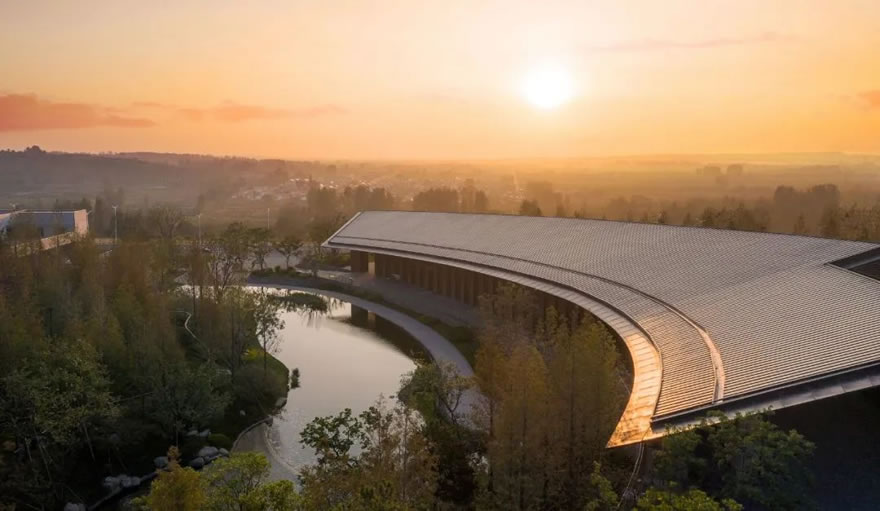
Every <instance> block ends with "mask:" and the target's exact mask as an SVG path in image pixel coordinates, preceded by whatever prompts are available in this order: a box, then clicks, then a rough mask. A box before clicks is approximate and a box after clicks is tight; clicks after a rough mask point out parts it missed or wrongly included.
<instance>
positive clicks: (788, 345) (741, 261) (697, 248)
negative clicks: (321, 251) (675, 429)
mask: <svg viewBox="0 0 880 511" xmlns="http://www.w3.org/2000/svg"><path fill="white" fill-rule="evenodd" d="M327 244H328V245H329V246H338V247H346V248H354V247H356V248H360V249H362V250H368V251H369V250H370V249H376V250H380V251H384V252H388V253H397V254H400V255H404V256H406V255H407V254H409V255H411V256H415V255H420V256H426V257H431V258H437V259H441V260H445V261H450V262H451V261H457V262H460V263H467V264H470V265H475V266H476V267H480V268H492V269H496V270H500V271H504V272H508V273H510V274H515V275H520V276H525V277H531V278H535V279H538V280H540V281H543V282H549V283H555V284H558V285H560V286H562V287H563V288H566V289H571V290H574V291H577V292H579V293H582V294H583V295H585V296H587V297H589V298H591V299H593V300H596V301H598V302H601V303H603V304H606V305H608V306H610V307H612V308H613V309H614V310H616V311H619V312H620V313H621V314H622V315H623V316H625V317H626V318H627V319H628V320H631V321H632V322H633V323H634V324H636V325H638V327H639V328H640V329H642V330H643V331H644V332H645V333H646V334H647V335H648V336H649V337H650V339H651V341H652V342H653V344H654V346H655V347H656V349H657V351H658V352H659V354H660V357H661V359H662V381H661V388H660V393H659V398H658V400H657V403H656V409H655V411H654V418H655V419H657V418H662V417H664V416H674V415H676V414H680V413H682V412H686V411H688V410H693V409H698V408H703V407H706V406H711V405H713V404H718V403H723V402H724V401H731V400H734V399H737V398H745V397H747V396H751V395H755V394H759V393H762V392H766V391H768V390H772V389H775V388H784V387H786V386H789V385H791V384H794V383H798V382H806V381H812V380H815V379H817V378H821V377H824V376H828V375H832V374H834V373H836V372H840V371H846V370H848V369H851V368H854V367H859V366H864V365H865V364H871V363H874V362H880V322H878V321H877V311H878V310H880V282H878V281H877V280H874V279H871V278H869V277H866V276H864V275H859V274H857V273H855V272H852V271H850V270H848V269H846V268H842V267H839V266H835V265H831V264H828V263H831V262H833V261H836V260H839V259H843V258H847V257H851V256H853V255H856V254H860V253H862V252H865V251H868V250H871V249H876V248H878V245H876V244H871V243H861V242H850V241H839V240H828V239H821V238H813V237H805V236H791V235H783V234H770V233H757V232H744V231H732V230H721V229H706V228H697V227H681V226H667V225H654V224H639V223H630V222H614V221H604V220H582V219H572V218H542V217H521V216H508V215H477V214H458V213H424V212H394V211H371V212H364V213H361V214H358V215H357V216H356V217H355V218H353V219H352V220H350V221H349V222H348V223H347V224H346V225H345V226H343V227H342V228H341V229H340V230H339V231H338V232H337V233H336V234H334V235H333V236H332V237H331V238H330V239H329V240H328V241H327Z"/></svg>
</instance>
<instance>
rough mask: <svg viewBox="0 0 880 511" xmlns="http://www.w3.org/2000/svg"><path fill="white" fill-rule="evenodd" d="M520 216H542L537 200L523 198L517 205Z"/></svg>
mask: <svg viewBox="0 0 880 511" xmlns="http://www.w3.org/2000/svg"><path fill="white" fill-rule="evenodd" d="M519 214H520V216H543V214H542V212H541V208H540V206H538V201H535V200H523V201H522V202H521V203H520V205H519Z"/></svg>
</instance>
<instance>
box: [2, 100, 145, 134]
mask: <svg viewBox="0 0 880 511" xmlns="http://www.w3.org/2000/svg"><path fill="white" fill-rule="evenodd" d="M124 114H125V112H124V111H122V110H119V109H115V108H107V107H102V106H99V105H93V104H89V103H59V102H54V101H50V100H45V99H40V98H38V97H37V96H36V95H35V94H7V95H5V96H0V131H25V130H48V129H80V128H93V127H96V126H116V127H120V128H144V127H149V126H153V125H155V123H154V122H153V121H152V120H150V119H144V118H137V117H128V116H125V115H124Z"/></svg>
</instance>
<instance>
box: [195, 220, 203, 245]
mask: <svg viewBox="0 0 880 511" xmlns="http://www.w3.org/2000/svg"><path fill="white" fill-rule="evenodd" d="M196 216H198V217H199V247H201V246H202V213H201V212H199V214H198V215H196Z"/></svg>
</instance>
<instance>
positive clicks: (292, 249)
mask: <svg viewBox="0 0 880 511" xmlns="http://www.w3.org/2000/svg"><path fill="white" fill-rule="evenodd" d="M300 248H302V241H301V240H300V239H299V238H298V237H297V236H292V235H288V236H285V237H283V238H281V239H279V240H276V241H275V250H277V251H278V253H280V254H281V255H283V256H284V265H285V267H286V268H287V269H290V258H291V257H293V256H295V255H296V254H297V252H299V249H300Z"/></svg>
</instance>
